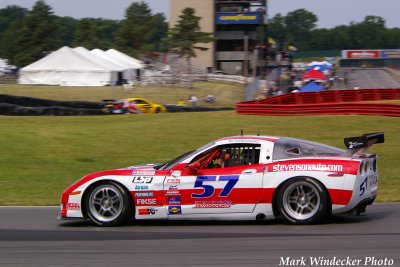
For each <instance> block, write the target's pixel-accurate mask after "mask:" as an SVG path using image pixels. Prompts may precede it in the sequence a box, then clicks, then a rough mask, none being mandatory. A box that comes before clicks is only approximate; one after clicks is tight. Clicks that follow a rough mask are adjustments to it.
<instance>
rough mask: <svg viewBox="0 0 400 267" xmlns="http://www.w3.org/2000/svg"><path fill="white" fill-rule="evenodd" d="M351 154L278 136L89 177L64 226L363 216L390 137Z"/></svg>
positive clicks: (230, 142)
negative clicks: (377, 147) (378, 149)
mask: <svg viewBox="0 0 400 267" xmlns="http://www.w3.org/2000/svg"><path fill="white" fill-rule="evenodd" d="M344 141H345V145H346V146H347V148H348V150H347V151H346V150H342V149H338V148H335V147H331V146H327V145H324V144H320V143H315V142H309V141H305V140H300V139H295V138H286V137H273V136H235V137H227V138H221V139H219V140H216V141H214V142H211V143H209V144H207V145H205V146H203V147H201V148H199V149H197V150H194V151H190V152H188V153H186V154H184V155H182V156H180V157H178V158H176V159H174V160H172V161H170V162H168V163H165V164H158V165H157V164H151V165H141V166H132V167H128V168H125V169H119V170H110V171H103V172H97V173H93V174H89V175H87V176H85V177H83V178H82V179H80V180H78V181H77V182H75V183H74V184H73V185H71V186H70V187H68V188H67V189H66V190H65V191H64V192H63V194H62V196H61V216H60V218H62V219H63V218H73V219H91V220H92V221H93V222H95V223H96V224H98V225H103V226H114V225H120V224H123V223H128V222H130V221H132V220H141V219H171V220H172V219H191V220H192V219H193V220H194V219H210V220H214V219H220V220H264V219H273V218H276V217H277V216H283V218H285V219H286V220H287V221H289V222H291V223H298V224H308V223H316V222H318V221H320V220H321V219H322V218H324V217H326V216H327V215H329V214H340V213H349V212H352V213H353V214H360V213H361V212H364V211H365V207H366V206H367V205H370V204H372V202H373V201H374V200H375V198H376V195H377V189H378V169H377V156H376V155H373V154H365V153H364V152H365V151H366V149H368V148H369V147H370V146H371V145H373V144H375V143H383V142H384V134H383V133H373V134H364V135H362V136H359V137H352V138H345V140H344Z"/></svg>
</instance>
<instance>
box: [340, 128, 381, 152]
mask: <svg viewBox="0 0 400 267" xmlns="http://www.w3.org/2000/svg"><path fill="white" fill-rule="evenodd" d="M384 142H385V136H384V133H383V132H379V133H369V134H363V135H362V136H357V137H348V138H345V139H344V144H345V146H346V147H347V149H349V151H348V154H350V155H354V154H356V153H358V154H362V153H364V152H365V151H367V149H368V148H370V147H371V146H372V145H373V144H379V143H384Z"/></svg>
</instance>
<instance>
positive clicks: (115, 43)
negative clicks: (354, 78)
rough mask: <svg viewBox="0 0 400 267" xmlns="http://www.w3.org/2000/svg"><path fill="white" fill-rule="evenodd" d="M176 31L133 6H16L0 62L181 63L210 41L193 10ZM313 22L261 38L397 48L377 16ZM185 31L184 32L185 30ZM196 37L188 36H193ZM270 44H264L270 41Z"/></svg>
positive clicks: (277, 22) (279, 21)
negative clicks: (100, 53)
mask: <svg viewBox="0 0 400 267" xmlns="http://www.w3.org/2000/svg"><path fill="white" fill-rule="evenodd" d="M180 18H181V20H180V21H179V23H178V25H175V27H174V28H172V29H170V30H169V31H168V23H167V21H166V18H165V16H164V15H163V14H162V13H156V14H153V13H152V11H151V10H150V8H149V6H148V5H147V4H146V3H145V2H143V1H141V2H133V3H132V4H131V5H130V6H129V7H128V8H127V9H126V10H125V16H124V18H123V19H122V20H109V19H94V18H83V19H74V18H71V17H59V16H56V15H54V13H53V11H52V9H51V7H50V6H48V5H47V4H46V3H45V2H44V1H43V0H38V1H37V2H36V3H35V5H34V6H33V7H32V9H31V10H27V9H25V8H22V7H19V6H15V5H12V6H7V7H6V8H3V9H0V57H2V58H7V59H8V60H9V62H10V63H11V64H13V65H17V66H21V67H22V66H26V65H28V64H30V63H32V62H34V61H36V60H38V59H40V58H42V57H43V56H45V55H46V54H47V53H48V52H50V51H54V50H56V49H58V48H60V47H61V46H70V47H78V46H83V47H86V48H87V49H89V50H90V49H94V48H100V49H109V48H116V49H118V50H120V51H122V52H124V53H126V54H129V55H131V56H133V57H138V56H139V55H141V54H151V53H152V52H156V51H158V52H164V51H167V50H173V51H175V52H176V53H178V54H181V55H183V56H185V57H193V56H194V55H195V53H194V50H193V49H197V50H204V49H205V48H203V47H201V46H198V45H196V42H198V43H206V42H210V41H213V40H215V38H212V37H211V36H212V34H211V33H201V32H200V28H199V27H198V23H199V20H200V19H201V18H200V17H196V16H195V10H194V9H190V8H189V9H185V10H183V11H182V15H181V17H180ZM317 21H318V17H317V16H316V15H315V14H313V13H312V12H309V11H307V10H305V9H298V10H295V11H292V12H289V13H287V14H286V15H285V16H284V15H282V14H277V15H275V16H274V17H273V18H271V19H269V21H268V26H267V27H266V31H267V32H266V36H269V37H271V38H273V39H274V40H275V43H274V47H275V49H279V50H285V49H287V47H288V46H289V45H290V46H294V47H296V48H297V50H302V51H305V50H344V49H387V48H389V49H390V48H393V49H396V48H399V46H400V29H399V28H392V29H388V28H386V26H385V20H384V19H383V18H381V17H379V16H366V17H365V19H364V20H363V21H362V22H358V23H356V22H352V23H350V25H341V26H337V27H334V28H331V29H325V28H322V29H317V28H316V23H317ZM188 27H189V28H188ZM194 32H197V34H195V35H194V36H193V33H194ZM271 38H270V39H271Z"/></svg>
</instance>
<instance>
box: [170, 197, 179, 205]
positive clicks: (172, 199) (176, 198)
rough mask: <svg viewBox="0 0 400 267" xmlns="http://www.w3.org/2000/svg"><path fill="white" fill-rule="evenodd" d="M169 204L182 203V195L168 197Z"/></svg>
mask: <svg viewBox="0 0 400 267" xmlns="http://www.w3.org/2000/svg"><path fill="white" fill-rule="evenodd" d="M168 204H170V205H179V204H181V197H180V196H171V197H168Z"/></svg>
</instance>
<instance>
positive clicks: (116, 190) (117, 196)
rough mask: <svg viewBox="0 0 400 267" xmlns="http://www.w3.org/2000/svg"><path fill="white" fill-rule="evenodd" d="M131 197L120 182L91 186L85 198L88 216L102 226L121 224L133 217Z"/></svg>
mask: <svg viewBox="0 0 400 267" xmlns="http://www.w3.org/2000/svg"><path fill="white" fill-rule="evenodd" d="M130 202H131V200H130V198H129V196H128V194H127V193H126V191H125V190H124V188H122V187H121V186H120V185H119V184H117V183H113V182H107V183H102V184H97V185H95V186H94V187H92V188H90V190H89V192H88V194H87V197H86V199H85V208H86V212H87V215H88V217H89V218H90V219H91V220H92V221H93V222H95V223H96V224H98V225H101V226H116V225H121V224H124V223H126V222H128V220H129V219H130V218H131V216H132V211H131V210H132V209H131V207H130Z"/></svg>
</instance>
